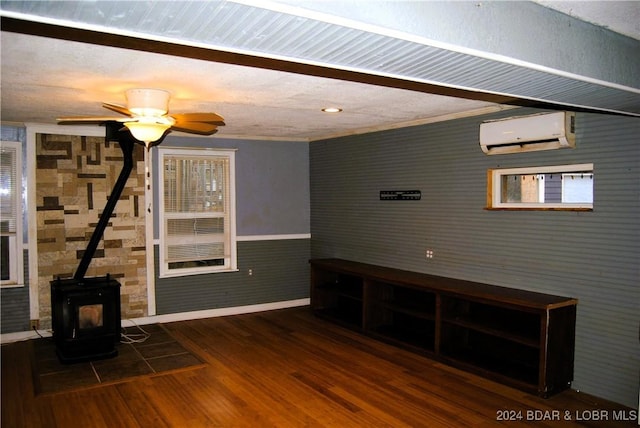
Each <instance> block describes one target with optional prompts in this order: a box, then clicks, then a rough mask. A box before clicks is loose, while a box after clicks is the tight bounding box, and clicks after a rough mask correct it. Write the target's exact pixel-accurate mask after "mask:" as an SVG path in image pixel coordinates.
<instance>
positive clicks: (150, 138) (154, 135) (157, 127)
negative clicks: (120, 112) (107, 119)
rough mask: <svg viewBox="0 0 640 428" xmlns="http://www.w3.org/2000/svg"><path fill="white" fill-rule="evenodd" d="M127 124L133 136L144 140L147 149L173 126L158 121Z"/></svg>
mask: <svg viewBox="0 0 640 428" xmlns="http://www.w3.org/2000/svg"><path fill="white" fill-rule="evenodd" d="M124 126H126V127H127V128H128V129H129V131H130V132H131V135H133V138H135V139H136V140H138V141H142V142H143V143H144V145H145V147H146V148H147V149H149V148H150V147H151V146H152V144H151V143H153V142H155V141H158V140H159V139H160V138H162V136H163V135H164V133H165V132H166V131H167V129H169V128H170V127H171V125H169V124H165V123H157V122H142V121H140V122H125V124H124Z"/></svg>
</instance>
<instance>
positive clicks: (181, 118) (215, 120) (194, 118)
mask: <svg viewBox="0 0 640 428" xmlns="http://www.w3.org/2000/svg"><path fill="white" fill-rule="evenodd" d="M170 116H171V117H173V118H174V119H175V120H176V123H177V124H178V123H180V122H203V123H210V124H212V125H217V126H224V118H223V117H222V116H220V115H218V114H215V113H176V114H173V113H172V114H171V115H170Z"/></svg>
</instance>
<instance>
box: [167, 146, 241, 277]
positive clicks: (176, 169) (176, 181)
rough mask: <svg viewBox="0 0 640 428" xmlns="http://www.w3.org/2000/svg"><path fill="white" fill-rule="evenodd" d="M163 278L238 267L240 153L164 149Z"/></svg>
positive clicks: (225, 270)
mask: <svg viewBox="0 0 640 428" xmlns="http://www.w3.org/2000/svg"><path fill="white" fill-rule="evenodd" d="M159 155H160V159H159V164H160V165H161V168H162V170H161V171H162V173H161V177H160V189H159V190H160V207H161V209H160V212H161V214H160V217H161V218H160V239H161V245H160V276H164V277H166V276H178V275H193V274H200V273H212V272H228V271H233V270H236V269H237V267H236V236H235V152H234V151H231V150H205V149H200V150H198V149H171V148H167V149H164V148H160V149H159Z"/></svg>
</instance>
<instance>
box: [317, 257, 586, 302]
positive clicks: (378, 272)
mask: <svg viewBox="0 0 640 428" xmlns="http://www.w3.org/2000/svg"><path fill="white" fill-rule="evenodd" d="M310 263H311V265H312V266H314V267H318V268H324V269H328V270H332V271H336V272H340V273H345V274H352V275H357V276H360V277H362V278H365V279H369V280H377V281H385V282H389V283H391V284H396V285H405V286H411V287H416V288H422V289H425V290H432V291H433V292H439V293H442V294H446V295H449V296H453V297H456V296H463V297H467V298H470V297H473V298H475V299H478V300H486V301H490V302H500V303H503V304H511V305H518V306H521V307H528V308H532V309H553V308H558V307H563V306H573V305H576V304H577V303H578V300H577V299H574V298H571V297H564V296H556V295H551V294H544V293H537V292H534V291H528V290H520V289H515V288H509V287H502V286H498V285H490V284H484V283H479V282H473V281H466V280H461V279H454V278H447V277H442V276H436V275H430V274H426V273H420V272H412V271H406V270H400V269H395V268H389V267H384V266H377V265H371V264H367V263H360V262H354V261H350V260H343V259H312V260H310Z"/></svg>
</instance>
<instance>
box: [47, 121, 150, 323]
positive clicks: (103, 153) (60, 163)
mask: <svg viewBox="0 0 640 428" xmlns="http://www.w3.org/2000/svg"><path fill="white" fill-rule="evenodd" d="M36 141H37V142H36V145H37V147H36V162H37V169H36V206H37V227H38V296H39V305H40V320H41V323H42V324H43V326H49V325H50V321H51V289H50V281H51V280H53V279H55V278H58V277H60V278H70V277H73V275H74V274H75V272H76V269H77V267H78V264H79V263H80V259H81V258H82V254H83V252H84V250H85V249H86V247H87V244H88V242H89V239H90V238H91V235H92V233H93V231H94V229H95V227H96V225H97V223H98V219H99V218H100V214H101V213H102V211H103V208H104V206H105V204H106V201H107V198H108V197H109V194H110V193H111V189H112V188H113V185H114V184H115V182H116V180H117V179H118V175H119V174H120V171H121V170H122V165H123V157H122V151H121V150H120V147H119V145H118V144H117V143H114V142H107V143H105V139H104V138H100V137H80V136H66V135H65V136H63V135H50V134H38V138H37V140H36ZM143 156H144V149H143V148H142V146H136V148H135V150H134V153H133V158H134V168H133V171H132V172H131V175H130V176H129V179H128V181H127V184H126V187H125V189H124V191H123V192H122V195H121V197H120V200H119V201H118V203H117V204H116V207H115V210H114V212H113V214H112V216H111V220H110V221H109V224H108V226H107V228H106V230H105V232H104V235H103V239H102V241H101V242H100V244H99V245H98V249H97V250H96V253H95V256H94V258H93V260H92V261H91V264H90V265H89V269H88V270H87V274H86V275H85V276H86V277H94V276H105V275H106V274H110V275H111V276H112V277H113V278H115V279H117V280H118V282H120V284H121V289H120V294H121V310H122V318H137V317H141V316H146V315H147V280H146V255H145V209H144V207H145V202H144V185H145V177H144V158H143Z"/></svg>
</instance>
